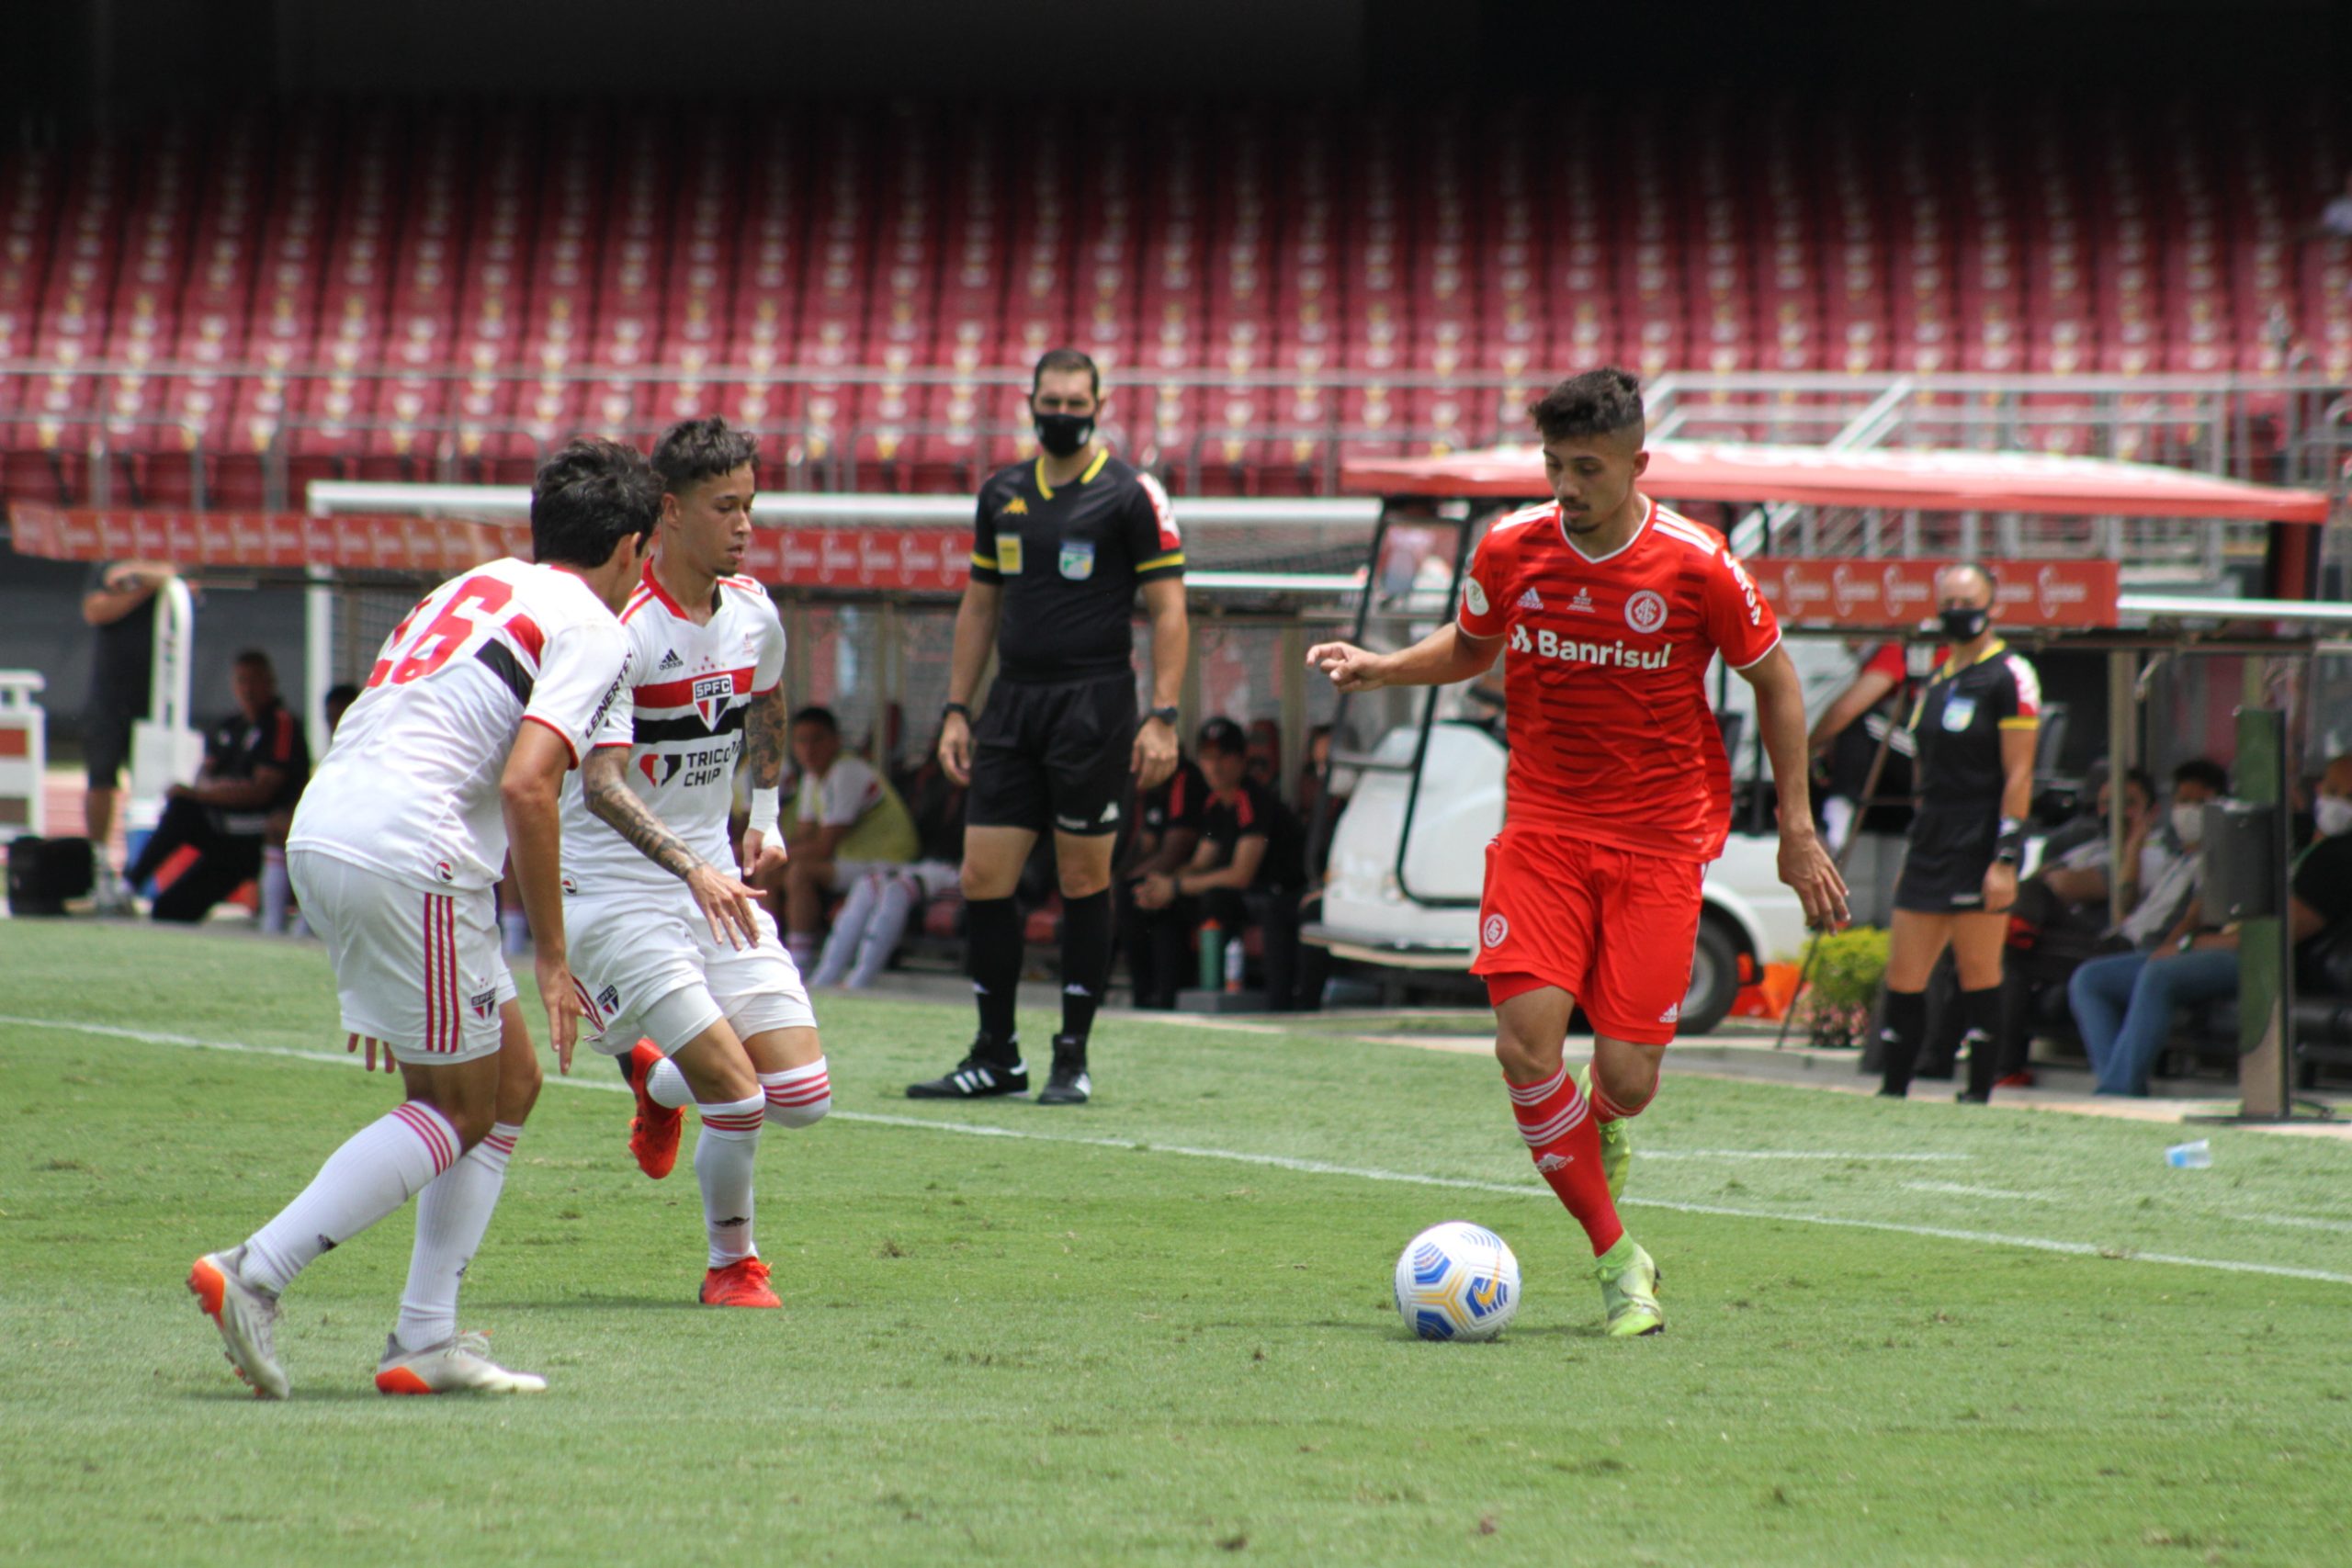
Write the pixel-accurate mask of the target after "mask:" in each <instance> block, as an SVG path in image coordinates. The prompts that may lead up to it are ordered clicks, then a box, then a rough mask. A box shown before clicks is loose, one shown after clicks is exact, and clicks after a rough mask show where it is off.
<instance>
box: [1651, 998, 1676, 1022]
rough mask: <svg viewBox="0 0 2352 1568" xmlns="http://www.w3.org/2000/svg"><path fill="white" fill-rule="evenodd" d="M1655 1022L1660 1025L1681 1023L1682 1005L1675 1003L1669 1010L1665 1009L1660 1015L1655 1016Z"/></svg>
mask: <svg viewBox="0 0 2352 1568" xmlns="http://www.w3.org/2000/svg"><path fill="white" fill-rule="evenodd" d="M1657 1021H1659V1022H1660V1023H1679V1022H1681V1021H1682V1004H1681V1003H1680V1002H1677V1003H1675V1004H1674V1005H1673V1006H1672V1007H1670V1008H1668V1009H1667V1010H1665V1011H1664V1012H1662V1013H1660V1014H1658V1015H1657Z"/></svg>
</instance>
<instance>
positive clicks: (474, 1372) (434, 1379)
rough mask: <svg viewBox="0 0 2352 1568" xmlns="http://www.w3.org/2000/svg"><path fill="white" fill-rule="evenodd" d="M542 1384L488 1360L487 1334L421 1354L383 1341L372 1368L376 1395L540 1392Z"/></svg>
mask: <svg viewBox="0 0 2352 1568" xmlns="http://www.w3.org/2000/svg"><path fill="white" fill-rule="evenodd" d="M547 1386H548V1380H547V1379H545V1378H543V1377H539V1376H537V1375H536V1374H534V1373H531V1372H510V1371H507V1370H506V1369H505V1368H504V1367H502V1366H500V1365H499V1364H498V1363H497V1362H495V1361H493V1360H492V1359H490V1336H489V1335H487V1334H474V1333H464V1334H460V1335H458V1337H456V1338H454V1339H451V1340H449V1341H447V1343H445V1344H440V1345H435V1346H432V1347H430V1348H426V1349H423V1350H409V1349H403V1348H401V1342H400V1341H399V1340H398V1339H397V1338H395V1337H392V1336H390V1335H386V1336H385V1337H384V1359H383V1360H382V1361H380V1362H379V1363H378V1365H377V1367H376V1392H377V1393H546V1392H547Z"/></svg>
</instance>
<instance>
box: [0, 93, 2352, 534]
mask: <svg viewBox="0 0 2352 1568" xmlns="http://www.w3.org/2000/svg"><path fill="white" fill-rule="evenodd" d="M1073 112H1074V113H1075V114H1076V115H1077V117H1078V118H1077V119H1076V120H1075V121H1070V120H1068V119H1067V118H1039V117H1038V116H1037V115H1035V113H1033V112H1032V111H1031V110H1029V109H1027V108H1024V107H1018V106H1010V105H1005V106H994V107H990V106H972V105H933V106H918V107H907V106H890V107H858V106H846V107H845V106H831V105H829V106H827V107H824V108H823V109H822V110H821V111H820V110H817V109H813V108H811V109H806V110H803V109H796V108H764V109H754V110H751V111H741V110H735V109H729V108H715V107H676V108H673V107H663V106H658V105H640V106H632V107H626V108H622V109H617V110H616V109H613V108H610V107H588V106H566V107H547V106H530V105H524V104H517V103H511V102H510V103H486V104H478V105H457V104H450V103H423V104H415V103H411V104H400V103H393V102H371V103H353V104H347V105H336V104H333V103H315V102H311V103H298V104H291V105H287V106H282V107H250V108H243V109H240V110H237V111H235V112H233V113H229V114H225V115H222V116H220V117H219V118H214V119H210V120H206V119H200V118H190V117H166V118H162V119H160V120H158V121H156V122H155V123H153V125H152V126H151V127H150V128H149V129H147V130H142V131H140V132H137V133H135V134H130V135H125V136H120V137H111V138H98V139H94V140H91V141H86V142H84V143H82V144H80V145H78V146H75V147H74V148H72V149H70V150H68V151H66V152H57V151H51V150H44V149H40V148H17V149H11V150H10V151H8V152H6V153H5V154H0V360H16V361H18V362H30V363H31V364H32V366H33V367H34V368H33V369H31V370H28V371H19V372H17V373H15V374H0V483H5V485H6V491H7V492H8V493H9V494H12V495H28V496H39V497H43V498H48V499H57V498H60V497H66V498H86V497H88V496H90V495H92V494H94V493H95V492H96V489H97V487H98V486H99V485H100V484H102V483H103V484H104V485H105V486H106V489H107V494H108V495H109V496H111V497H113V498H115V499H116V500H118V501H119V500H123V499H130V500H134V501H137V502H142V503H148V504H175V505H176V504H187V503H189V502H199V501H200V502H207V503H210V504H215V505H220V504H229V503H235V502H243V503H246V504H259V503H261V502H264V501H266V500H277V499H281V498H283V499H291V500H293V501H296V502H299V500H300V496H299V485H300V481H301V479H303V478H304V477H305V476H310V475H316V474H322V473H349V474H382V475H387V476H391V475H398V476H404V477H417V478H424V477H435V476H447V477H452V478H461V479H481V478H507V479H515V478H522V477H526V476H527V474H528V473H529V471H530V468H531V467H532V465H533V464H534V463H535V462H536V461H537V458H538V457H539V456H540V455H541V454H542V453H543V452H544V451H545V450H546V449H547V447H548V445H549V444H551V443H554V442H557V441H560V440H561V439H563V438H564V437H565V436H567V435H569V434H572V433H573V432H575V431H576V430H582V429H591V430H600V431H607V432H610V433H612V434H617V435H624V436H627V437H629V438H631V439H637V440H640V441H641V440H644V439H645V438H647V437H648V436H649V435H650V434H651V433H652V432H654V431H656V430H658V429H659V428H660V427H662V425H664V424H666V423H670V422H672V421H673V420H676V419H679V418H683V417H687V416H690V415H694V414H698V413H707V412H719V413H724V414H726V415H727V416H728V417H729V418H730V419H735V420H739V421H741V422H743V423H747V424H749V425H752V426H753V427H755V428H757V429H758V431H759V432H760V434H762V436H763V440H764V442H765V450H766V452H767V454H768V456H769V457H770V459H771V460H772V461H773V462H775V463H776V464H778V465H780V466H781V470H780V477H779V478H777V479H772V480H771V482H785V483H818V482H833V481H836V480H841V479H843V477H844V476H848V475H852V474H854V478H855V482H856V483H858V484H860V485H865V486H874V487H888V488H918V489H923V488H938V487H945V488H963V487H966V486H968V485H969V484H970V483H971V482H972V480H973V479H974V478H975V477H976V475H977V474H978V472H979V471H980V470H982V469H983V468H985V467H986V466H988V465H989V464H992V463H997V462H1002V461H1008V460H1011V459H1012V458H1015V457H1022V456H1023V455H1025V454H1026V453H1027V452H1028V451H1029V450H1030V449H1031V447H1030V445H1029V439H1028V436H1027V434H1026V428H1025V423H1026V422H1025V421H1024V420H1023V418H1022V417H1021V413H1020V406H1019V389H1018V388H1017V387H1012V388H1009V387H1003V386H1000V385H998V384H997V382H996V380H995V379H994V378H993V376H992V375H989V374H984V372H986V373H995V372H1001V370H1002V369H1003V368H1004V367H1018V366H1020V365H1022V364H1023V363H1025V362H1027V361H1028V360H1029V359H1031V358H1033V357H1034V356H1035V355H1036V354H1037V353H1039V352H1041V351H1042V350H1043V349H1045V348H1046V347H1049V346H1052V345H1054V344H1061V343H1075V344H1079V345H1080V346H1081V347H1084V348H1086V349H1087V350H1088V351H1089V352H1090V353H1092V354H1093V355H1095V356H1096V357H1097V358H1098V360H1100V361H1101V362H1102V363H1103V365H1104V366H1105V367H1106V370H1107V371H1108V372H1109V373H1110V377H1111V390H1112V394H1113V396H1112V402H1111V405H1110V407H1109V408H1108V409H1107V410H1106V413H1105V420H1104V423H1105V427H1106V428H1107V429H1108V430H1110V431H1111V432H1112V433H1113V434H1114V438H1115V439H1117V440H1118V441H1119V442H1120V443H1121V444H1122V446H1123V447H1124V448H1125V450H1127V451H1128V452H1129V454H1130V455H1131V456H1133V457H1136V459H1138V460H1140V461H1142V462H1145V463H1147V464H1151V465H1154V466H1157V467H1159V468H1160V469H1162V470H1163V471H1165V472H1167V473H1168V474H1169V475H1170V477H1171V479H1175V480H1176V481H1177V482H1179V483H1180V484H1187V485H1199V486H1202V487H1204V488H1213V489H1218V490H1225V491H1237V492H1255V493H1285V492H1293V491H1318V490H1321V489H1323V488H1325V487H1326V486H1327V485H1328V484H1329V482H1330V480H1331V477H1332V476H1331V468H1332V459H1333V457H1334V456H1335V455H1336V456H1339V457H1351V456H1359V455H1366V456H1368V455H1374V454H1394V453H1417V454H1418V453H1430V452H1442V451H1447V450H1452V449H1455V448H1458V447H1461V446H1467V445H1477V444H1483V443H1486V442H1489V441H1493V440H1496V439H1499V438H1510V437H1514V436H1516V435H1518V434H1521V432H1522V431H1523V428H1524V423H1523V413H1522V410H1523V408H1524V404H1525V402H1526V401H1527V400H1528V398H1529V397H1530V396H1531V395H1532V393H1533V392H1534V391H1535V390H1537V389H1540V388H1541V387H1542V386H1543V385H1544V383H1545V382H1546V381H1547V380H1548V379H1550V378H1552V377H1553V376H1554V375H1555V374H1557V373H1558V372H1559V371H1561V370H1563V369H1565V368H1568V367H1576V366H1581V365H1589V364H1593V363H1598V362H1602V361H1606V360H1615V361H1618V362H1621V363H1624V364H1627V365H1629V366H1631V367H1634V368H1635V369H1637V370H1639V371H1640V372H1641V373H1643V374H1644V375H1645V376H1649V377H1656V376H1658V375H1661V374H1664V373H1666V372H1668V371H1670V370H1685V371H1694V372H1704V371H1710V370H1751V371H1761V372H1767V373H1798V372H1808V371H1816V370H1845V371H1853V372H1882V373H1883V372H1888V371H1905V372H1921V373H1939V372H1953V371H1980V372H1990V373H1995V374H2021V373H2026V372H2059V373H2068V372H2071V373H2077V374H2083V375H2095V376H2098V377H2100V378H2105V379H2106V380H2107V381H2108V382H2109V384H2110V385H2111V384H2112V383H2113V382H2114V380H2115V379H2116V378H2121V379H2122V380H2123V381H2124V382H2126V383H2128V382H2129V381H2130V380H2131V379H2133V378H2141V377H2147V376H2154V375H2159V374H2174V373H2188V374H2194V375H2204V376H2221V375H2230V374H2252V375H2260V374H2270V373H2276V372H2278V371H2279V370H2280V369H2282V368H2283V367H2286V366H2287V365H2288V364H2289V363H2290V357H2292V356H2301V357H2300V359H2299V360H2298V362H2300V363H2302V364H2307V365H2309V364H2316V365H2317V366H2318V367H2321V368H2323V369H2324V370H2325V371H2326V372H2327V373H2329V374H2331V375H2334V376H2336V377H2338V378H2352V243H2346V242H2340V241H2312V240H2309V239H2308V238H2306V237H2305V235H2306V232H2307V229H2308V225H2309V223H2310V220H2311V219H2312V216H2313V214H2314V213H2315V212H2316V210H2317V209H2318V206H2319V204H2320V203H2321V202H2322V201H2323V200H2324V197H2326V196H2327V195H2329V194H2331V193H2332V192H2333V191H2334V190H2335V188H2336V187H2337V186H2339V185H2340V182H2341V177H2342V176H2341V171H2340V169H2339V168H2338V167H2337V166H2336V164H2335V152H2333V151H2332V149H2335V148H2336V147H2338V146H2340V137H2341V133H2342V132H2343V131H2344V130H2346V125H2345V123H2344V122H2345V120H2346V118H2347V117H2346V111H2345V108H2344V107H2343V106H2342V105H2341V104H2339V103H2337V102H2335V101H2334V100H2332V99H2329V98H2327V97H2325V96H2277V95H2271V96H2261V97H2248V98H2243V99H2236V98H2233V99H2227V100H2223V101H2219V102H2193V101H2189V100H2185V99H2176V98H2168V97H2154V98H2152V97H2145V96H2140V97H2127V96H2120V95H2105V96H2087V97H2086V96H2078V95H2065V96H2061V95H2048V96H2042V97H2040V98H2029V99H2026V100H2023V101H2021V102H2004V103H1996V102H1994V101H1993V100H1991V99H1989V98H1988V99H1986V100H1985V101H1982V102H1978V103H1974V104H1960V105H1950V104H1946V105H1934V104H1927V103H1918V104H1911V105H1898V106H1894V107H1888V106H1885V105H1883V104H1881V103H1878V102H1876V101H1873V100H1870V99H1866V98H1864V97H1861V96H1851V97H1837V96H1832V97H1831V98H1829V99H1828V100H1826V101H1823V100H1821V99H1818V98H1808V99H1800V98H1798V97H1796V96H1793V95H1784V96H1770V95H1769V94H1768V95H1765V96H1760V97H1757V98H1752V99H1747V100H1734V99H1725V98H1720V97H1718V98H1702V100H1699V101H1698V103H1697V105H1696V107H1692V108H1691V109H1689V110H1687V111H1684V112H1678V113H1677V114H1674V115H1665V116H1661V115H1623V114H1619V113H1616V112H1614V111H1612V110H1611V108H1610V107H1609V106H1607V105H1602V104H1597V103H1592V102H1583V101H1579V102H1577V103H1571V104H1566V105H1563V104H1557V103H1535V102H1503V103H1496V104H1486V105H1479V104H1471V103H1464V102H1457V103H1451V104H1449V103H1442V102H1441V103H1436V104H1422V105H1415V106H1413V107H1410V108H1409V109H1408V108H1405V107H1347V108H1340V107H1329V106H1321V105H1288V106H1265V105H1258V106H1251V105H1234V104H1231V103H1227V104H1224V105H1221V106H1218V107H1169V108H1148V109H1141V110H1136V109H1131V108H1127V107H1107V106H1106V107H1080V108H1079V109H1077V110H1075V111H1073ZM1178 376H1182V377H1184V378H1189V379H1188V380H1187V381H1180V380H1177V379H1174V378H1176V377H1178ZM1498 382H1499V383H1501V384H1500V385H1498ZM2111 395H2113V396H2116V397H2120V399H2121V400H2123V402H2124V403H2125V405H2126V406H2127V407H2130V408H2132V409H2135V410H2141V411H2152V412H2153V415H2154V417H2152V418H2150V419H2149V420H2148V421H2147V422H2146V423H2145V424H2144V426H2143V428H2142V429H2140V430H2139V431H2138V432H2137V433H2136V434H2134V435H2132V436H2131V437H2130V438H2129V439H2130V441H2131V442H2134V443H2137V445H2133V446H2131V447H2130V450H2129V453H2128V454H2127V455H2137V456H2151V457H2164V456H2165V455H2167V453H2168V452H2170V451H2172V450H2173V449H2174V448H2176V447H2177V446H2184V445H2186V444H2187V443H2188V442H2191V441H2194V440H2196V439H2198V438H2199V432H2198V431H2196V430H2195V429H2194V428H2193V424H2194V418H2195V416H2194V415H2192V414H2191V413H2189V412H2187V411H2186V408H2185V407H2184V411H2183V412H2182V413H2181V415H2180V419H2179V421H2178V422H2177V423H2166V421H2167V419H2168V418H2169V411H2168V409H2167V407H2166V405H2165V400H2164V399H2162V398H2159V397H2157V396H2155V395H2154V394H2150V395H2149V396H2147V397H2146V398H2144V399H2143V398H2138V397H2136V396H2135V395H2134V394H2131V393H2130V392H2129V391H2128V390H2125V391H2121V392H2118V393H2114V394H2111ZM1684 406H1685V407H1686V409H1687V410H1688V411H1689V412H1690V416H1691V421H1692V424H1691V428H1693V429H1703V430H1705V431H1706V432H1707V433H1709V434H1718V435H1721V434H1747V435H1753V436H1760V437H1771V436H1776V435H1781V436H1785V435H1789V434H1800V435H1801V436H1805V437H1809V436H1817V435H1818V434H1821V432H1820V431H1819V430H1818V429H1815V428H1812V427H1808V426H1805V425H1804V423H1803V420H1802V418H1801V417H1800V415H1799V414H1798V413H1796V412H1792V414H1791V416H1790V417H1789V418H1788V419H1786V420H1779V421H1773V422H1771V423H1770V424H1769V426H1757V425H1754V424H1752V423H1751V424H1735V423H1733V422H1731V421H1730V420H1729V419H1728V418H1727V417H1726V418H1724V419H1721V420H1717V421H1714V422H1710V420H1709V419H1708V415H1707V405H1706V403H1705V400H1704V399H1703V397H1701V398H1695V399H1693V400H1691V401H1690V402H1688V403H1686V404H1685V405H1684ZM1951 406H1952V407H1953V408H1955V410H1958V409H1960V408H1961V407H1962V404H1961V403H1960V402H1959V401H1958V400H1954V401H1953V402H1952V403H1951ZM1986 406H1987V407H1991V406H1993V405H1986ZM1996 412H1997V413H1998V417H1996V418H1987V419H1972V420H1970V421H1967V422H1962V421H1959V420H1955V421H1954V422H1953V423H1952V424H1951V429H1950V431H1949V432H1948V433H1939V434H1949V437H1950V438H1951V439H1955V440H1969V441H1976V442H1982V443H1985V444H1990V443H1993V442H1996V441H2018V442H2021V443H2023V444H2026V445H2029V446H2039V447H2045V448H2048V449H2052V450H2059V451H2084V450H2094V449H2102V450H2103V449H2105V448H2104V447H2103V446H2100V443H2101V442H2102V441H2103V440H2105V439H2106V437H2104V436H2102V435H2101V434H2100V432H2101V431H2102V429H2104V428H2105V426H2104V425H2103V424H2102V423H2101V422H2100V420H2098V419H2095V418H2093V417H2092V411H2091V409H2090V407H2089V405H2088V404H2087V403H2086V401H2085V400H2081V399H2068V398H2051V397H2047V396H2045V397H2041V398H2038V399H2035V400H2027V401H2025V402H2024V403H2022V404H2021V405H2019V406H2017V407H2008V406H2007V405H2002V406H2001V409H2000V410H1999V411H1996ZM1742 417H1743V418H1746V419H1748V420H1751V421H1752V420H1753V419H1754V418H1755V417H1756V416H1755V415H1754V414H1753V412H1752V409H1751V412H1748V413H1747V414H1745V415H1743V416H1742ZM2004 420H2006V421H2007V422H2008V423H2007V424H2006V425H2005V424H2004V423H2003V421H2004ZM94 456H96V457H100V458H102V459H103V460H102V461H100V462H98V463H96V464H95V465H94V463H93V457H94ZM289 485H290V486H292V487H294V488H293V489H292V490H289V489H288V486H289Z"/></svg>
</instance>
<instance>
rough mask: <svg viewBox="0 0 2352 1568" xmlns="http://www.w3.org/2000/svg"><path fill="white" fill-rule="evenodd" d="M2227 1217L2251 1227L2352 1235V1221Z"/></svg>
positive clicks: (2297, 1216) (2299, 1216)
mask: <svg viewBox="0 0 2352 1568" xmlns="http://www.w3.org/2000/svg"><path fill="white" fill-rule="evenodd" d="M2227 1217H2228V1218H2230V1219H2233V1220H2237V1221H2241V1222H2243V1223H2244V1224H2250V1225H2285V1226H2288V1227H2290V1229H2294V1230H2301V1231H2343V1232H2346V1233H2352V1220H2315V1219H2312V1218H2309V1217H2307V1216H2305V1215H2302V1214H2231V1215H2228V1216H2227Z"/></svg>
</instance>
